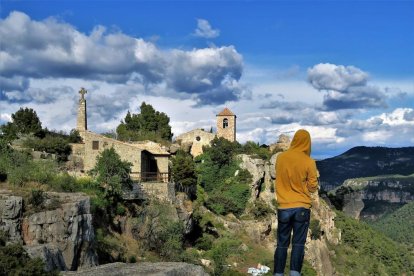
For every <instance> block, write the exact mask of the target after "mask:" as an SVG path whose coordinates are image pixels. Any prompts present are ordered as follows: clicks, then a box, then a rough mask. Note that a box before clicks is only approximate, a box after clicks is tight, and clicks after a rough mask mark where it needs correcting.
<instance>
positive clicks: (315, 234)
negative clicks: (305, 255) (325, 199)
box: [309, 219, 322, 240]
mask: <svg viewBox="0 0 414 276" xmlns="http://www.w3.org/2000/svg"><path fill="white" fill-rule="evenodd" d="M309 229H310V230H311V239H312V240H318V239H320V238H321V236H322V230H321V226H320V223H319V220H315V219H311V221H310V223H309Z"/></svg>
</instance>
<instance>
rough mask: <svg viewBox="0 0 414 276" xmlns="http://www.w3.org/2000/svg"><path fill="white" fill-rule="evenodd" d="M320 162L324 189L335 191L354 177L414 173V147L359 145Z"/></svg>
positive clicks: (321, 180) (317, 162)
mask: <svg viewBox="0 0 414 276" xmlns="http://www.w3.org/2000/svg"><path fill="white" fill-rule="evenodd" d="M316 165H317V167H318V170H319V173H320V182H321V186H322V188H323V189H324V190H332V189H334V188H336V187H338V186H340V185H341V184H342V183H343V182H344V181H345V180H347V179H351V178H360V177H373V176H380V175H392V174H399V175H410V174H413V173H414V147H400V148H388V147H366V146H357V147H354V148H351V149H349V150H348V151H346V152H344V153H342V154H340V155H338V156H334V157H331V158H327V159H323V160H320V161H316Z"/></svg>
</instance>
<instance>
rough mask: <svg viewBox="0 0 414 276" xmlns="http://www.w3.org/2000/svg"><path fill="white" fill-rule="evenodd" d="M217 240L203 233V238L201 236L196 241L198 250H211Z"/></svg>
mask: <svg viewBox="0 0 414 276" xmlns="http://www.w3.org/2000/svg"><path fill="white" fill-rule="evenodd" d="M214 240H215V238H214V237H213V236H212V235H209V234H207V233H203V236H201V237H200V238H199V239H197V241H196V245H195V246H196V248H197V249H200V250H205V251H207V250H210V249H211V248H212V246H213V242H214Z"/></svg>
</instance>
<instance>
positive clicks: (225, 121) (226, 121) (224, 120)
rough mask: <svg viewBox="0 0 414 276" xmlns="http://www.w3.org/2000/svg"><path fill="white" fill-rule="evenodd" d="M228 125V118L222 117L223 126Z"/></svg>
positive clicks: (226, 126)
mask: <svg viewBox="0 0 414 276" xmlns="http://www.w3.org/2000/svg"><path fill="white" fill-rule="evenodd" d="M228 127H229V119H227V118H224V119H223V128H228Z"/></svg>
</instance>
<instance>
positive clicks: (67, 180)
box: [49, 173, 81, 192]
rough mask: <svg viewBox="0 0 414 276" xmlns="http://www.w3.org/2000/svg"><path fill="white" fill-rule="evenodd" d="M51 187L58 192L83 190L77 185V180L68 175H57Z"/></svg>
mask: <svg viewBox="0 0 414 276" xmlns="http://www.w3.org/2000/svg"><path fill="white" fill-rule="evenodd" d="M49 185H50V186H51V187H52V188H53V189H54V190H56V191H58V192H75V191H79V190H80V189H81V187H80V186H78V185H77V182H76V178H75V177H73V176H71V175H69V174H68V173H63V174H59V175H55V177H54V178H53V180H52V181H51V182H50V183H49Z"/></svg>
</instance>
